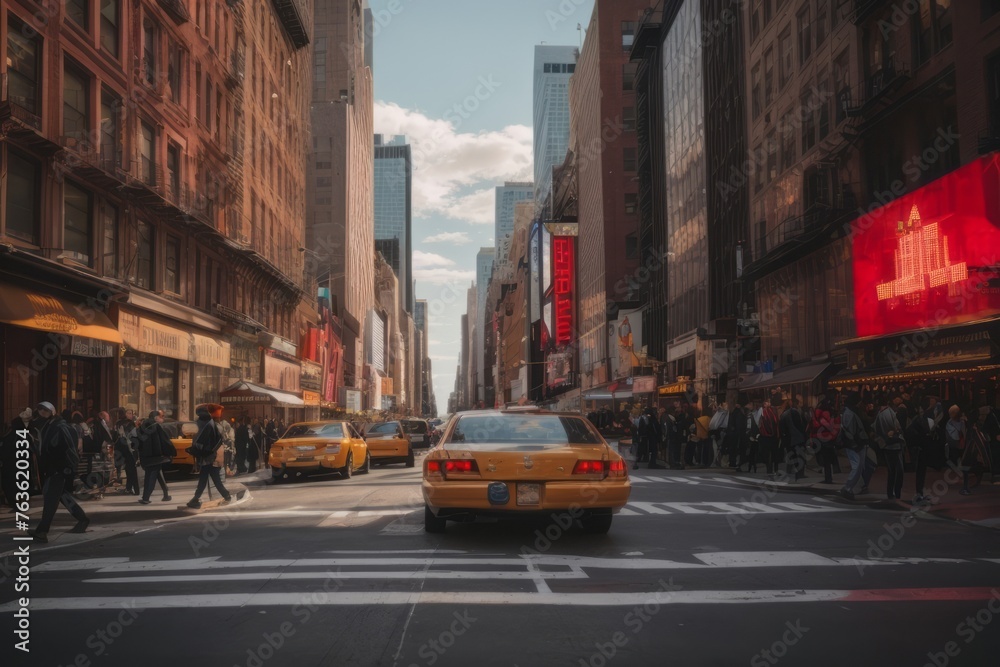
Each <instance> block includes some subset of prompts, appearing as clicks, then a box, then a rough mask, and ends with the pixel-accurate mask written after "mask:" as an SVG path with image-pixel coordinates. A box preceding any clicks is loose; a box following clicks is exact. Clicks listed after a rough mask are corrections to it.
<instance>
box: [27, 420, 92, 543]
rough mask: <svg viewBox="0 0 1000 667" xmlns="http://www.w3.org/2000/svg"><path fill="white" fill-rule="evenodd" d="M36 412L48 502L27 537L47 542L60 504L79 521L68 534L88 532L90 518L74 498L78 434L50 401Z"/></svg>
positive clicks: (78, 456) (41, 467) (42, 470)
mask: <svg viewBox="0 0 1000 667" xmlns="http://www.w3.org/2000/svg"><path fill="white" fill-rule="evenodd" d="M35 413H36V414H37V415H38V416H39V418H40V419H41V420H42V421H41V422H40V427H41V428H40V433H41V443H40V457H39V467H40V469H41V472H42V477H43V478H44V479H45V482H44V484H43V486H42V494H43V496H44V498H45V500H44V506H43V508H42V518H41V520H40V521H39V522H38V525H37V526H35V529H34V530H30V531H28V534H29V535H31V537H33V538H34V539H35V541H36V542H48V541H49V539H48V533H49V527H50V526H51V525H52V519H53V518H55V515H56V509H58V507H59V504H60V503H62V505H63V507H65V508H66V509H67V510H69V513H70V514H72V515H73V518H74V519H76V525H75V526H74V527H73V529H72V530H70V531H69V532H71V533H85V532H87V526H88V525H89V524H90V519H89V518H87V513H86V512H84V511H83V508H82V507H80V506H79V505H78V504H77V502H76V500H74V499H73V493H72V491H73V478H74V477H75V476H76V466H77V464H78V463H79V462H80V452H79V451H78V450H77V433H76V431H75V430H74V429H73V427H72V426H70V425H69V424H68V423H67V422H66V420H65V419H63V418H62V417H60V416H59V415H57V414H56V409H55V407H54V406H53V405H52V404H51V403H49V402H47V401H44V402H42V403H39V404H38V407H37V408H36V409H35Z"/></svg>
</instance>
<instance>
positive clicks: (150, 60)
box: [142, 16, 156, 85]
mask: <svg viewBox="0 0 1000 667" xmlns="http://www.w3.org/2000/svg"><path fill="white" fill-rule="evenodd" d="M142 71H143V78H145V80H146V83H148V84H150V85H155V83H156V24H154V23H153V21H152V20H151V19H150V18H149V17H148V16H145V17H143V19H142Z"/></svg>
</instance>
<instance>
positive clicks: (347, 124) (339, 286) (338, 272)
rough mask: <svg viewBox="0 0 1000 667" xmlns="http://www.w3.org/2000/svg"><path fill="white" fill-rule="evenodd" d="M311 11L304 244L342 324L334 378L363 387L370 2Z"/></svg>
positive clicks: (367, 332)
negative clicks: (339, 367)
mask: <svg viewBox="0 0 1000 667" xmlns="http://www.w3.org/2000/svg"><path fill="white" fill-rule="evenodd" d="M315 17H316V20H315V30H314V46H313V76H312V109H311V112H312V141H313V145H312V151H311V152H310V154H309V157H308V164H307V169H308V175H307V183H308V186H309V187H308V188H307V192H308V193H309V194H308V199H307V216H306V221H307V223H306V224H307V228H306V231H307V234H306V238H307V243H306V246H305V247H306V248H308V249H309V251H310V252H312V253H315V254H316V256H317V257H318V262H319V266H320V267H321V271H320V272H319V276H318V278H319V280H320V282H321V283H323V282H324V281H325V282H326V283H327V284H329V286H330V293H331V301H332V304H331V305H332V307H333V310H334V314H335V315H337V316H338V317H340V319H341V320H342V322H343V325H344V337H343V344H344V348H345V349H344V364H343V377H342V378H338V379H339V380H342V386H344V387H345V388H349V389H351V390H352V391H358V390H364V389H365V388H367V389H369V390H370V389H371V387H370V386H369V387H365V386H364V382H365V377H366V374H365V367H364V364H365V359H366V358H370V355H367V356H366V353H365V350H366V347H369V348H370V346H371V345H372V343H373V342H374V340H375V338H377V334H378V329H379V327H378V326H376V325H377V324H378V323H377V322H376V320H377V319H380V320H381V321H382V322H381V324H382V325H383V326H384V323H385V322H384V318H383V317H381V316H379V315H378V314H377V313H376V312H375V310H374V308H373V305H374V284H375V275H374V271H375V268H374V266H375V262H374V258H375V227H374V197H373V189H374V181H375V176H374V153H375V150H374V144H373V141H372V137H373V136H374V134H375V133H374V129H373V123H374V102H373V91H372V71H371V65H372V63H371V60H370V54H371V51H370V49H368V48H367V46H366V44H367V41H368V40H370V36H371V35H372V30H371V26H372V18H371V10H370V9H368V3H367V2H359V0H318V2H317V3H316V11H315ZM368 374H369V375H371V369H369V371H368ZM371 379H373V378H369V380H371ZM369 395H371V394H370V393H369ZM363 407H369V406H363Z"/></svg>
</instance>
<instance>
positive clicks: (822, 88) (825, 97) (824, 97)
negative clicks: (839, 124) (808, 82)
mask: <svg viewBox="0 0 1000 667" xmlns="http://www.w3.org/2000/svg"><path fill="white" fill-rule="evenodd" d="M831 92H832V91H831V90H830V82H829V81H825V80H824V81H821V82H820V84H819V95H818V97H817V103H818V104H819V138H820V140H821V141H822V140H823V139H825V138H826V135H828V134H830V104H832V101H831V98H832V95H831Z"/></svg>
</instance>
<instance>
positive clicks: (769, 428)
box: [759, 408, 778, 438]
mask: <svg viewBox="0 0 1000 667" xmlns="http://www.w3.org/2000/svg"><path fill="white" fill-rule="evenodd" d="M759 430H760V434H761V435H762V436H764V437H765V438H770V437H774V436H776V435H778V418H777V417H776V416H775V414H774V410H772V409H771V408H766V409H764V410H762V411H761V413H760V426H759Z"/></svg>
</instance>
